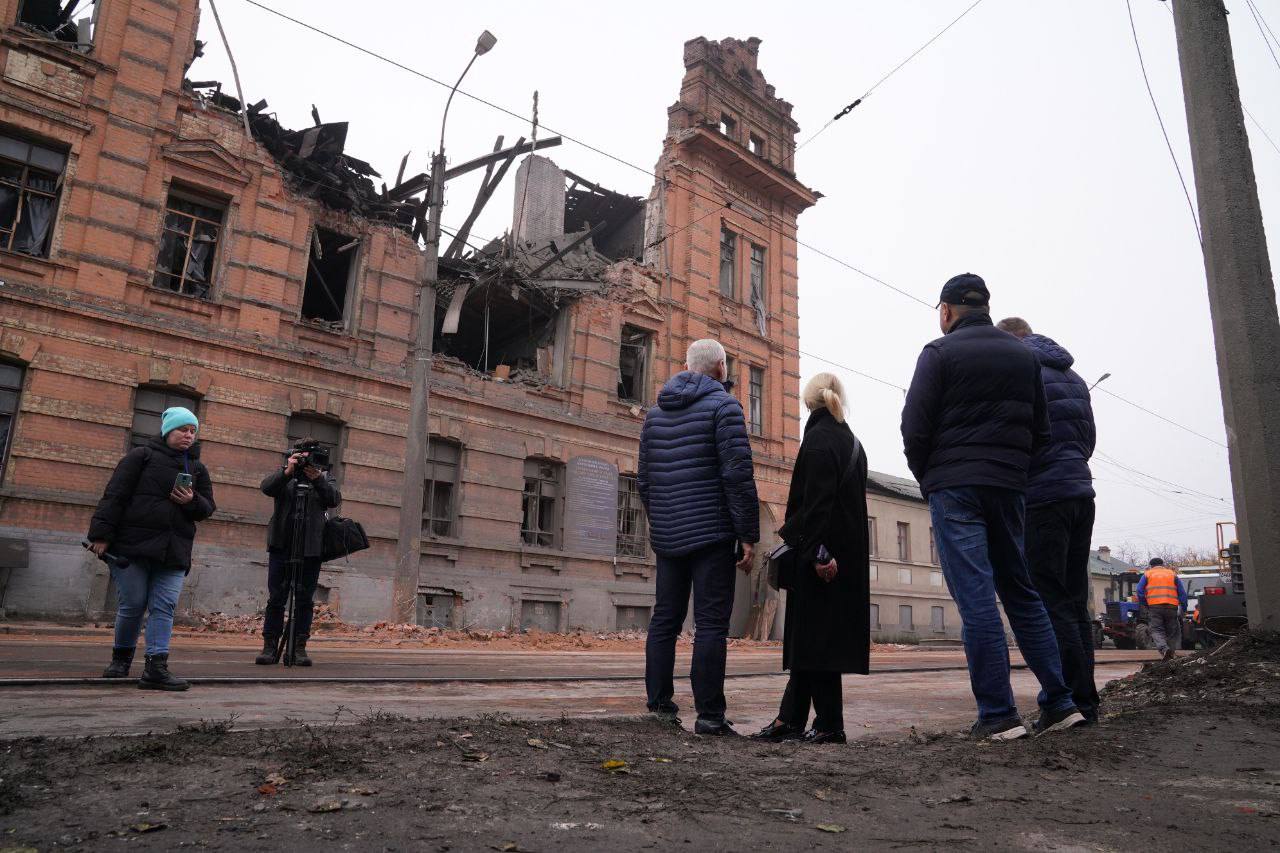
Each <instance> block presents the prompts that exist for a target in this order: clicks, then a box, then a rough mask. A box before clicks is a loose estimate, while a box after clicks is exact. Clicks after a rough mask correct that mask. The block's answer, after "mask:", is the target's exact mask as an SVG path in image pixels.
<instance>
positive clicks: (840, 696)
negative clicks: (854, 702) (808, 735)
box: [778, 670, 844, 732]
mask: <svg viewBox="0 0 1280 853" xmlns="http://www.w3.org/2000/svg"><path fill="white" fill-rule="evenodd" d="M810 705H812V706H813V711H814V717H813V728H814V729H815V730H816V731H820V732H842V731H844V693H843V691H842V690H841V684H840V673H838V672H815V671H812V670H792V672H791V678H789V679H788V680H787V689H786V690H785V691H783V693H782V705H781V706H780V707H779V708H778V719H780V720H782V721H783V722H784V723H789V724H790V725H792V726H795V727H796V728H800V729H803V728H805V726H807V725H808V724H809V707H810Z"/></svg>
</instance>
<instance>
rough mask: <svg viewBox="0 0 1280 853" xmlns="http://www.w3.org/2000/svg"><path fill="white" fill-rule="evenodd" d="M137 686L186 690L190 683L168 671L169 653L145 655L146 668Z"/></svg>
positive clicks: (150, 688) (147, 688) (148, 688)
mask: <svg viewBox="0 0 1280 853" xmlns="http://www.w3.org/2000/svg"><path fill="white" fill-rule="evenodd" d="M138 686H139V687H140V688H142V689H143V690H186V689H188V688H189V687H191V683H190V682H188V681H183V680H182V679H181V678H178V676H176V675H174V674H173V673H172V672H170V671H169V655H167V654H163V655H147V665H146V669H144V670H143V671H142V678H140V679H138Z"/></svg>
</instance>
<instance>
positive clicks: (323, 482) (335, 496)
mask: <svg viewBox="0 0 1280 853" xmlns="http://www.w3.org/2000/svg"><path fill="white" fill-rule="evenodd" d="M285 467H286V466H284V465H281V466H280V468H279V470H277V471H275V472H274V473H271V474H268V475H267V477H266V479H264V480H263V481H262V493H263V494H264V495H266V496H267V497H270V498H275V502H276V503H275V509H274V510H273V511H272V513H271V523H270V524H269V525H268V526H267V550H268V551H282V552H284V553H285V554H288V553H289V551H290V550H291V549H292V548H293V510H294V489H293V483H294V482H295V481H299V482H303V483H307V484H309V485H311V486H312V487H313V490H312V493H311V496H310V497H309V498H308V499H307V521H306V528H305V530H304V532H303V554H302V556H303V557H319V556H320V554H321V551H322V550H323V545H324V522H325V510H329V509H332V508H334V507H335V506H337V505H338V504H340V503H342V493H341V492H339V491H338V487H337V486H335V485H334V483H333V476H332V475H331V474H330V473H329V472H328V471H325V472H324V474H323V475H322V476H320V477H318V478H317V479H315V480H308V479H307V477H306V475H305V474H303V473H302V466H301V465H299V466H298V467H297V468H295V469H294V472H293V473H292V474H290V475H288V476H285V473H284V471H285Z"/></svg>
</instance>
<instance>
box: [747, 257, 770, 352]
mask: <svg viewBox="0 0 1280 853" xmlns="http://www.w3.org/2000/svg"><path fill="white" fill-rule="evenodd" d="M764 295H765V283H764V247H763V246H757V245H755V244H754V243H752V244H751V308H752V310H753V311H754V312H755V315H756V327H757V328H758V329H759V330H760V334H761V335H766V334H767V332H768V329H767V326H766V324H765V313H764Z"/></svg>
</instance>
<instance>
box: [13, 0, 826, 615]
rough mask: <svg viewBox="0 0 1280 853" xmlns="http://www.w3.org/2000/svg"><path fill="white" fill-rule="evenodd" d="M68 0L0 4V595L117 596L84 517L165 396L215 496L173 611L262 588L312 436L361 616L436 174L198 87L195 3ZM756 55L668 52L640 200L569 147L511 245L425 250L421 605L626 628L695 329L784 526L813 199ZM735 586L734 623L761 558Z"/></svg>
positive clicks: (84, 611)
mask: <svg viewBox="0 0 1280 853" xmlns="http://www.w3.org/2000/svg"><path fill="white" fill-rule="evenodd" d="M89 7H91V8H92V12H91V14H90V13H84V14H85V15H86V17H85V18H84V20H82V21H79V22H77V23H74V24H72V23H68V22H65V21H61V17H60V10H61V9H62V8H63V7H62V4H59V3H57V2H52V0H0V24H2V25H3V29H2V30H0V69H3V74H2V76H0V219H2V220H4V221H3V222H0V279H3V288H2V289H0V539H2V540H3V547H0V596H3V598H0V607H3V608H4V610H5V611H7V612H9V613H12V614H29V615H50V616H74V615H94V616H96V615H98V614H101V613H104V612H109V611H110V610H111V608H112V605H111V601H112V599H113V589H112V586H111V581H110V578H109V575H108V573H107V572H106V570H105V567H104V566H103V565H102V564H101V563H98V562H96V561H94V560H92V559H91V558H90V557H89V556H88V554H87V553H86V552H85V551H83V550H82V549H81V547H80V544H79V543H80V538H81V536H82V535H83V532H84V530H85V529H86V528H87V522H88V518H89V516H90V514H91V512H92V508H93V506H94V505H95V503H96V502H97V499H98V497H99V496H100V494H101V491H102V488H103V486H104V484H105V483H106V481H107V479H108V477H109V476H110V473H111V471H112V469H113V467H114V466H115V464H116V462H117V461H118V460H119V458H120V457H121V456H122V455H123V454H124V453H125V452H126V451H127V450H128V448H129V447H130V446H132V445H133V444H134V443H136V442H138V441H139V440H141V439H142V438H143V437H145V436H147V435H149V434H153V433H154V432H155V431H156V429H157V423H158V415H159V412H160V411H162V410H163V409H164V408H166V407H168V406H172V405H185V406H188V407H189V408H191V409H192V410H193V411H195V412H196V413H197V414H198V416H199V417H200V420H201V425H202V429H201V439H202V442H203V460H204V461H205V463H206V464H207V465H208V467H209V469H210V472H211V475H212V477H213V482H214V489H215V494H216V499H217V503H218V512H217V513H216V514H215V516H214V517H213V518H212V519H211V520H210V521H208V522H206V523H204V524H202V525H201V529H200V532H199V534H198V537H197V541H196V548H195V554H194V567H193V570H192V573H191V575H190V577H189V578H188V582H187V586H186V589H185V591H184V595H183V600H182V603H181V606H180V608H181V610H182V611H183V612H197V611H224V612H233V613H234V612H251V611H253V610H256V609H258V608H260V607H261V605H262V601H263V597H264V586H265V571H266V570H265V566H266V553H265V537H266V523H267V520H268V518H269V516H270V512H271V502H270V500H269V499H267V498H266V497H265V496H263V495H262V494H261V492H260V491H259V488H258V486H259V483H260V481H261V479H262V478H263V477H264V476H265V475H266V474H267V473H269V472H270V471H272V470H274V469H275V468H276V466H278V465H279V464H280V463H281V460H282V454H283V452H284V451H285V449H286V447H287V446H289V444H290V443H292V442H293V441H295V440H297V439H298V438H301V437H303V436H311V437H314V438H316V439H318V440H320V441H322V442H324V443H326V444H328V445H330V446H331V447H332V452H333V459H334V471H335V476H336V477H337V479H338V481H339V485H340V487H341V489H342V492H343V496H344V502H343V505H342V507H341V512H342V514H343V515H346V516H350V517H353V518H356V519H358V520H359V521H361V522H362V523H363V524H364V526H365V528H366V530H367V531H368V533H369V536H370V540H371V543H372V546H371V548H370V549H369V550H368V551H365V552H362V553H360V554H358V555H355V556H353V557H351V558H349V559H346V560H340V561H335V562H332V563H328V564H326V565H325V568H324V571H323V572H322V575H321V581H320V590H319V594H318V597H319V598H320V600H324V601H328V603H329V604H330V605H331V606H333V607H334V608H335V609H336V610H337V612H338V614H339V615H340V616H341V617H342V618H344V619H346V620H349V621H353V622H367V621H373V620H378V619H386V618H392V617H394V616H396V615H399V614H397V613H395V612H394V611H393V607H392V584H393V578H394V572H395V537H396V535H397V524H398V514H399V505H400V500H399V495H400V494H401V489H402V479H403V455H404V447H405V432H406V424H407V422H408V411H407V406H408V397H409V393H408V392H409V388H408V378H407V373H406V363H407V360H408V358H409V356H410V351H411V346H412V342H413V341H414V340H415V337H416V332H417V325H416V324H417V322H418V318H417V317H416V312H415V305H416V301H415V300H416V292H417V288H418V287H419V285H420V283H421V282H422V279H423V271H424V260H423V251H422V246H421V242H420V240H419V239H418V238H419V236H420V229H421V214H422V211H423V206H422V204H421V195H422V191H423V190H424V189H425V187H420V186H417V185H415V184H414V183H413V181H406V182H405V183H404V184H403V185H401V184H397V186H396V187H393V188H391V190H390V191H389V192H388V191H385V190H384V191H383V192H382V193H379V192H377V191H376V190H374V188H373V183H372V181H371V180H370V179H371V178H372V177H378V176H377V174H376V172H374V171H373V169H372V167H371V166H369V165H368V164H366V163H364V162H363V161H360V160H358V159H357V158H355V157H352V156H350V155H348V154H346V153H345V151H344V148H343V145H344V140H345V133H346V126H345V124H342V123H335V124H320V123H319V120H318V119H317V126H316V127H314V128H307V129H305V130H301V131H290V130H288V129H285V128H282V127H280V125H279V124H278V123H277V122H276V121H275V119H274V118H273V117H272V116H271V115H270V114H269V113H268V112H266V104H265V102H260V103H259V104H254V105H249V106H248V107H247V108H243V105H241V104H240V103H239V102H238V101H236V100H235V99H233V98H229V97H228V96H226V95H224V94H223V93H222V92H221V89H220V87H219V86H217V85H216V84H212V83H193V82H192V81H191V79H190V75H188V69H189V67H190V66H191V65H192V63H193V62H196V61H198V54H199V48H200V46H199V44H198V42H197V41H196V39H195V34H196V26H197V22H198V16H199V9H198V4H197V3H196V2H195V0H96V2H93V3H91V4H89V6H87V7H86V8H89ZM51 10H52V11H51ZM758 48H759V41H758V40H756V39H749V40H747V41H738V40H735V39H726V40H724V41H722V42H711V41H708V40H706V39H694V40H692V41H690V42H688V43H687V44H686V45H685V56H684V62H685V78H684V82H683V84H682V87H681V92H680V97H679V100H678V101H677V102H676V104H675V105H673V106H672V107H671V109H670V111H669V130H668V134H667V137H666V139H665V140H664V142H663V148H662V155H661V158H660V160H659V162H658V168H657V170H656V173H657V181H656V183H655V185H654V187H653V189H652V191H651V192H650V194H649V196H648V198H647V199H640V198H632V197H628V196H624V195H622V194H619V193H613V192H611V191H608V190H604V189H603V188H601V187H598V186H596V185H595V184H592V183H591V182H590V181H588V180H586V179H583V178H580V177H578V176H576V175H573V174H572V173H571V172H565V173H564V175H565V176H567V178H564V179H561V180H562V182H561V183H560V184H559V185H558V186H557V185H556V183H555V178H556V175H557V172H556V171H555V169H556V168H557V167H555V166H554V163H552V164H551V166H550V167H548V166H547V165H546V164H545V163H541V162H540V161H541V160H542V159H545V158H538V157H532V158H530V160H528V161H526V162H525V163H523V164H522V166H521V171H523V174H524V177H523V181H522V183H520V182H518V183H517V185H516V190H517V194H518V195H517V199H516V207H515V212H514V216H513V220H515V221H516V225H517V228H516V231H517V233H516V234H515V235H514V236H513V237H512V238H510V239H509V240H507V241H506V242H505V243H503V244H502V245H501V246H485V247H479V248H474V247H473V248H472V249H468V248H467V247H466V246H465V245H458V246H453V245H450V246H448V247H447V249H446V247H444V246H442V247H441V248H442V252H443V253H444V254H443V259H442V262H441V274H440V275H441V288H440V301H439V305H438V308H437V313H436V316H435V318H433V319H434V322H435V323H436V346H435V349H436V355H435V359H434V374H433V379H432V384H431V407H430V417H429V426H430V450H429V459H430V464H429V466H428V474H427V478H426V481H425V482H424V483H423V486H422V487H423V489H424V497H425V502H424V511H423V522H422V523H423V544H422V549H421V562H420V568H419V573H418V601H417V604H418V606H417V612H416V616H417V618H418V620H419V621H420V622H422V623H424V624H434V625H447V626H457V627H463V626H473V625H474V626H485V627H525V628H529V627H534V628H542V629H548V630H564V629H568V628H572V627H578V626H584V627H590V628H596V629H611V628H632V627H642V626H643V625H644V624H646V623H647V619H648V612H649V609H650V607H651V606H652V601H653V558H652V555H651V554H650V553H649V551H648V547H647V534H646V530H645V520H644V514H643V512H642V510H641V508H640V507H639V505H638V498H637V495H636V493H635V486H634V474H635V466H636V455H637V446H638V437H639V431H640V425H641V423H642V420H643V416H644V411H645V408H646V407H647V406H648V405H649V404H651V403H652V402H653V401H654V399H655V398H656V393H657V390H658V388H660V386H661V384H662V382H663V381H664V380H665V379H666V378H667V377H668V376H669V375H670V374H672V373H674V372H676V371H678V370H679V369H681V363H682V361H683V357H684V351H685V348H686V347H687V345H688V344H689V343H690V342H691V341H693V340H695V339H697V338H701V337H708V336H710V337H716V338H719V339H720V340H722V341H723V342H724V343H725V346H726V348H727V349H728V351H729V352H730V354H731V356H732V365H733V370H732V372H733V378H734V379H735V380H736V383H737V387H736V390H735V393H737V394H738V395H739V397H740V399H741V400H742V402H743V406H744V409H745V410H746V412H747V416H748V423H749V427H750V430H751V433H752V444H753V448H754V450H755V453H756V459H757V477H758V482H759V489H760V495H761V520H762V525H761V526H762V530H764V531H765V532H766V536H770V535H772V531H773V530H774V529H775V528H776V527H777V526H778V525H779V523H780V521H781V517H782V510H783V507H784V506H785V498H786V488H787V482H788V479H789V470H790V461H791V460H793V459H794V457H795V452H796V448H797V447H798V442H799V414H800V413H799V400H798V397H799V366H798V353H797V351H796V348H797V346H798V305H797V275H798V272H797V269H796V223H797V217H798V216H799V214H800V213H801V212H802V211H803V210H804V209H806V208H807V207H809V206H811V205H812V204H814V203H815V202H816V201H817V200H818V197H819V196H818V194H817V193H815V192H813V191H811V190H809V189H807V188H806V187H804V186H803V185H802V184H800V183H799V182H798V180H797V179H796V177H795V175H794V174H793V173H792V171H791V170H790V167H789V163H790V157H791V155H792V153H793V152H794V146H795V133H796V131H797V129H798V128H797V126H796V124H795V122H794V121H793V120H792V119H791V115H790V112H791V107H790V105H789V104H787V103H786V102H785V101H782V100H781V99H779V98H777V97H776V96H775V94H774V91H773V88H772V87H771V86H769V85H768V84H767V83H766V81H765V79H764V77H763V75H762V74H761V73H760V71H759V70H758V68H757V64H756V62H757V56H758ZM513 150H514V149H513ZM516 153H519V152H516ZM516 153H511V154H509V156H508V157H507V165H510V164H511V161H512V160H514V159H515V157H516ZM495 162H496V161H495ZM490 171H491V172H492V171H493V169H492V165H491V166H490ZM504 171H505V167H503V168H502V169H501V170H499V172H497V173H496V174H497V179H499V180H500V179H501V172H504ZM547 175H551V176H552V180H551V182H550V183H548V182H547V180H546V176H547ZM487 181H488V178H486V183H487ZM538 181H541V183H537V182H538ZM535 184H536V186H537V188H538V191H535V192H530V191H528V189H527V188H528V187H531V186H535ZM566 184H567V186H566ZM522 185H523V187H522ZM415 191H416V192H417V195H416V196H415V194H414V193H415ZM530 204H533V205H534V207H535V210H533V211H530V210H529V209H528V205H530ZM540 241H541V242H540ZM557 241H559V242H557ZM465 242H466V241H465V240H463V241H462V243H463V244H465ZM548 246H549V247H550V250H551V251H549V252H546V251H544V250H546V249H547V247H548ZM566 247H571V248H572V251H570V250H569V248H566ZM539 253H543V254H539ZM547 255H554V257H553V258H552V259H551V260H550V261H547V262H543V261H542V258H543V257H546V256H547ZM499 268H501V269H502V270H503V271H504V272H503V273H502V275H506V276H509V277H510V276H511V275H512V272H511V271H512V270H515V277H514V279H511V278H508V279H502V281H504V282H506V283H509V284H510V288H509V295H508V296H507V300H506V302H501V301H500V300H496V299H489V298H488V294H489V293H490V292H492V291H493V290H494V289H495V284H494V282H495V281H497V280H498V279H496V278H495V277H494V276H492V275H488V273H490V272H492V271H494V270H497V269H499ZM482 274H483V275H482ZM504 292H505V291H504ZM480 293H484V294H485V295H486V296H485V299H484V301H483V305H481V304H480V303H479V302H478V301H477V300H478V299H479V297H478V296H477V294H480ZM504 311H505V312H507V314H505V315H504V314H503V312H504ZM504 317H506V318H507V319H503V318H504ZM479 330H482V331H479ZM766 544H767V543H766ZM742 584H743V588H742V590H741V595H740V599H741V601H742V607H740V611H739V613H738V614H736V615H735V619H736V621H737V626H738V630H741V626H743V625H745V623H746V621H747V619H748V618H749V615H750V610H751V608H752V607H753V606H754V605H756V604H757V603H758V602H756V600H755V595H754V594H753V590H755V589H758V588H759V587H760V586H761V583H760V574H759V573H757V574H756V576H754V577H753V578H744V579H743V581H742Z"/></svg>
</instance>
